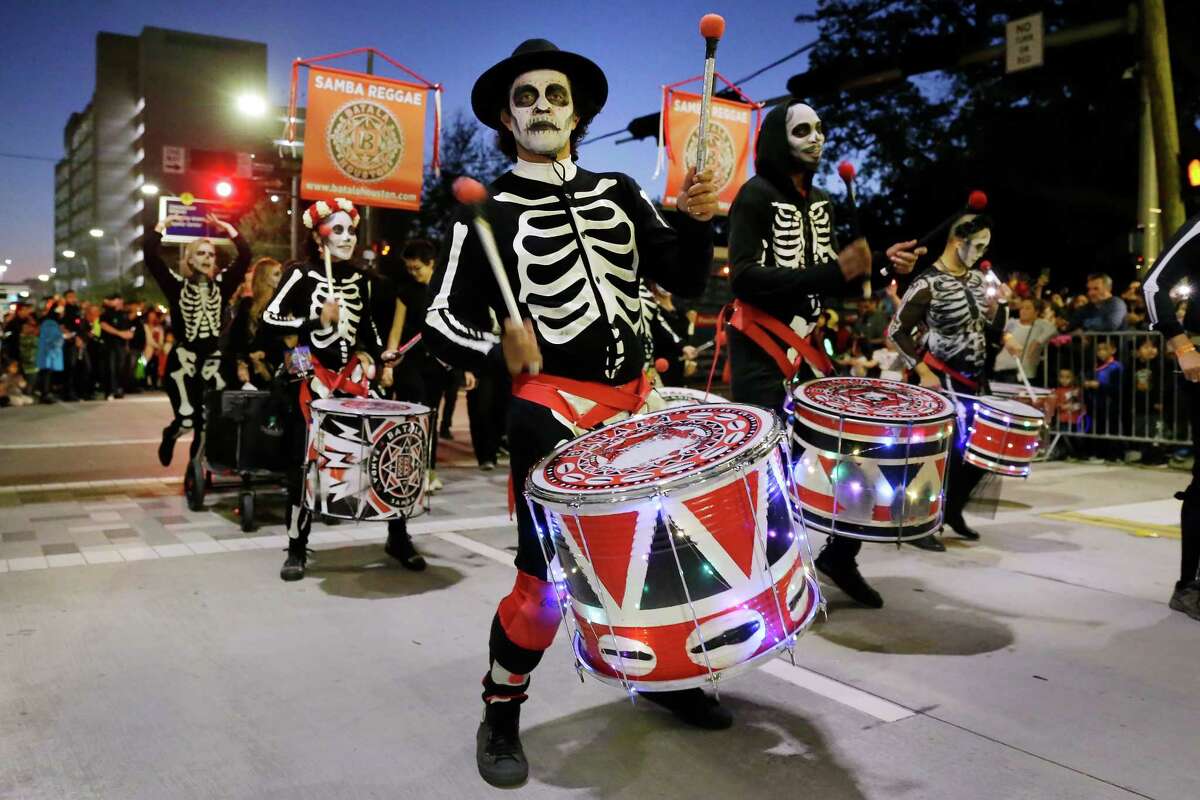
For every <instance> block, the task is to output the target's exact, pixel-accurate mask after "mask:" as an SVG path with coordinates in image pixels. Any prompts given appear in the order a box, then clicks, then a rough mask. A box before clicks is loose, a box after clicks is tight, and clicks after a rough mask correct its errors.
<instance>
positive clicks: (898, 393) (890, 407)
mask: <svg viewBox="0 0 1200 800" xmlns="http://www.w3.org/2000/svg"><path fill="white" fill-rule="evenodd" d="M792 397H793V398H794V399H795V401H796V403H797V404H798V405H803V406H806V407H808V408H811V409H813V410H816V411H820V412H822V413H825V414H829V415H832V416H836V417H848V418H850V419H864V420H872V421H879V422H892V421H895V422H936V421H938V420H941V419H946V418H949V417H952V416H954V406H953V404H951V402H950V401H949V400H948V399H947V398H945V397H943V396H942V395H940V394H938V393H937V392H934V391H932V390H930V389H926V388H924V387H921V386H910V385H909V384H907V383H897V382H896V381H884V380H879V379H877V378H817V379H816V380H812V381H809V382H808V383H805V384H804V385H802V386H799V387H797V388H796V389H794V390H793V391H792Z"/></svg>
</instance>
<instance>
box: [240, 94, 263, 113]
mask: <svg viewBox="0 0 1200 800" xmlns="http://www.w3.org/2000/svg"><path fill="white" fill-rule="evenodd" d="M237 109H238V111H240V112H242V113H243V114H245V115H246V116H247V117H262V116H265V115H266V113H267V101H266V100H264V99H263V98H262V97H261V96H260V95H257V94H253V93H251V92H246V93H244V94H240V95H238V98H237Z"/></svg>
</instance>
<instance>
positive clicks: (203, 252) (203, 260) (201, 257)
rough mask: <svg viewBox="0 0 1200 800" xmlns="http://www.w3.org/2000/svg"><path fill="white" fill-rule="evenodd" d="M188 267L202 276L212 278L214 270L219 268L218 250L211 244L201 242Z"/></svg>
mask: <svg viewBox="0 0 1200 800" xmlns="http://www.w3.org/2000/svg"><path fill="white" fill-rule="evenodd" d="M188 266H190V267H191V268H192V269H193V270H194V271H196V272H199V273H200V274H201V275H206V276H207V277H209V278H211V277H212V274H213V270H215V269H216V268H217V248H215V247H213V246H212V244H211V243H209V242H201V243H200V244H199V245H197V247H196V249H195V250H194V251H193V252H192V257H191V260H190V262H189V264H188Z"/></svg>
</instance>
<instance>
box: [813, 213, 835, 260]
mask: <svg viewBox="0 0 1200 800" xmlns="http://www.w3.org/2000/svg"><path fill="white" fill-rule="evenodd" d="M808 221H809V224H811V225H812V237H813V259H814V260H815V261H816V263H818V264H823V263H825V262H826V261H831V260H834V259H836V258H837V252H836V251H834V249H833V219H832V218H831V217H830V214H829V201H828V200H818V201H817V202H815V203H813V204H812V205H810V206H809V207H808Z"/></svg>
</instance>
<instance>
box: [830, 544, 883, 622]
mask: <svg viewBox="0 0 1200 800" xmlns="http://www.w3.org/2000/svg"><path fill="white" fill-rule="evenodd" d="M813 563H814V564H815V565H816V567H817V571H818V572H820V573H821V574H822V575H824V576H825V577H826V578H828V579H829V580H831V581H833V585H834V586H836V587H838V588H839V589H841V590H842V591H843V592H845V593H846V594H848V595H849V596H850V599H851V600H853V601H854V602H856V603H858V604H859V605H863V606H866V607H867V608H883V598H882V597H881V596H880V594H879V592H877V591H875V590H874V589H872V588H871V585H870V584H869V583H867V582H866V580H865V579H864V578H863V576H862V573H861V572H859V571H858V564H857V563H855V562H854V561H853V560H851V561H849V562H848V563H842V562H840V561H835V560H834V559H832V558H829V551H828V550H822V551H821V554H820V555H819V556H817V558H816V561H814V562H813Z"/></svg>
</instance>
